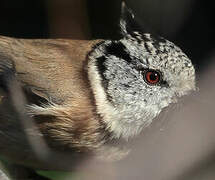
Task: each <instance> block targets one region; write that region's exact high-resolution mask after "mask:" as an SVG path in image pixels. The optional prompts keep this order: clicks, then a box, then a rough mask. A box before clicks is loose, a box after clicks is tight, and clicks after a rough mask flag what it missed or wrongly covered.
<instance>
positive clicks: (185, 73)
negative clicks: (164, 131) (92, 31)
mask: <svg viewBox="0 0 215 180" xmlns="http://www.w3.org/2000/svg"><path fill="white" fill-rule="evenodd" d="M120 24H121V31H122V34H123V38H121V39H120V40H107V41H103V42H102V43H100V44H98V45H97V46H96V47H95V49H94V50H93V51H92V52H91V53H90V54H89V57H88V58H89V62H88V75H89V80H90V83H91V87H92V89H93V93H94V96H95V101H96V105H97V113H98V114H100V116H101V117H102V119H103V121H104V122H105V123H106V126H107V129H108V130H109V131H111V132H112V133H113V135H114V137H115V138H119V137H123V138H125V139H128V138H129V137H132V136H134V135H137V134H138V133H139V132H140V131H141V130H142V129H143V128H144V127H146V126H148V125H149V124H150V123H151V122H152V120H153V119H154V118H155V117H156V116H157V115H158V114H159V113H160V112H161V111H162V110H163V109H164V108H165V107H167V106H168V105H169V104H170V103H173V102H176V101H177V98H178V97H181V96H183V95H186V94H188V93H189V92H190V91H192V90H195V69H194V67H193V65H192V63H191V61H190V59H189V58H188V57H187V56H186V55H185V54H184V53H183V52H182V50H181V49H180V48H179V47H177V46H176V45H175V44H173V43H172V42H170V41H168V40H165V39H164V38H161V37H156V36H153V35H150V34H148V33H147V34H144V33H143V32H142V31H141V30H140V29H141V28H140V27H138V25H137V24H135V21H134V16H133V14H132V13H131V12H130V10H128V9H127V8H126V7H125V6H124V7H123V16H122V19H121V23H120ZM146 69H154V70H158V71H159V72H161V74H162V82H161V83H160V84H159V85H155V86H152V85H149V84H147V83H146V82H145V81H144V77H143V72H144V70H146Z"/></svg>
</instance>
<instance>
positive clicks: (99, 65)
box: [96, 55, 108, 89]
mask: <svg viewBox="0 0 215 180" xmlns="http://www.w3.org/2000/svg"><path fill="white" fill-rule="evenodd" d="M106 59H107V58H106V57H105V56H104V55H103V56H101V57H99V58H97V61H96V66H97V68H98V73H99V74H100V76H101V78H102V86H103V87H104V88H105V89H107V86H108V80H107V79H106V78H105V76H104V73H105V71H106V67H105V61H106Z"/></svg>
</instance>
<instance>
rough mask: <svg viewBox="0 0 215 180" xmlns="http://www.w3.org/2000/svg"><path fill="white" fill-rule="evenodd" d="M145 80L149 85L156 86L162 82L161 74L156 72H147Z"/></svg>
mask: <svg viewBox="0 0 215 180" xmlns="http://www.w3.org/2000/svg"><path fill="white" fill-rule="evenodd" d="M144 80H145V81H146V83H148V84H149V85H156V84H158V83H159V82H160V81H161V73H160V72H159V71H156V70H151V69H149V70H146V71H145V72H144Z"/></svg>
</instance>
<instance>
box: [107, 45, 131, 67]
mask: <svg viewBox="0 0 215 180" xmlns="http://www.w3.org/2000/svg"><path fill="white" fill-rule="evenodd" d="M106 51H107V52H106V53H107V55H113V56H116V57H118V58H120V59H123V60H125V61H126V62H128V63H131V61H132V58H131V57H130V55H129V52H127V51H126V47H125V46H124V45H123V44H122V43H121V42H112V43H111V44H110V45H108V46H107V47H106Z"/></svg>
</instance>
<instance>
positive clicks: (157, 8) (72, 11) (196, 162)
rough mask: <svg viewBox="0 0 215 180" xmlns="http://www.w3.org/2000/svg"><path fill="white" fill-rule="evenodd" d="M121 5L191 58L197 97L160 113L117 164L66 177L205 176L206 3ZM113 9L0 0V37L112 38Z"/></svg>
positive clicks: (214, 51) (116, 11) (209, 109)
mask: <svg viewBox="0 0 215 180" xmlns="http://www.w3.org/2000/svg"><path fill="white" fill-rule="evenodd" d="M126 3H127V6H128V7H129V8H131V9H132V10H133V12H134V14H135V15H136V18H137V20H138V21H139V22H140V23H141V24H142V25H143V27H146V28H147V29H150V30H151V31H152V32H155V33H157V34H159V35H161V36H164V37H165V38H166V39H168V40H170V41H173V42H174V43H175V44H177V45H178V46H180V48H181V49H183V51H184V52H185V53H186V54H187V55H188V56H189V57H190V58H191V60H192V61H193V63H194V65H195V67H196V69H197V75H198V76H199V77H202V78H201V79H203V80H200V83H199V84H200V85H199V86H200V87H202V89H204V91H203V92H202V95H201V96H198V97H194V98H192V99H188V100H187V102H189V103H188V105H187V106H186V107H184V108H182V110H181V111H179V112H174V113H173V114H172V115H169V116H166V117H162V118H163V119H167V120H165V123H164V125H161V123H163V121H161V122H159V125H156V123H155V125H153V126H152V128H150V129H148V130H147V131H146V132H145V133H144V138H142V139H141V140H139V141H140V142H139V143H138V144H139V145H137V146H136V147H137V150H136V151H134V153H133V155H132V156H131V157H130V158H128V159H126V160H125V162H119V163H117V164H114V165H111V166H98V165H97V164H95V163H93V162H92V164H91V163H90V162H89V164H87V165H86V164H85V165H84V169H85V171H84V172H85V173H82V178H80V174H76V173H72V176H73V178H74V179H96V178H97V179H102V180H105V179H114V180H115V179H117V180H118V179H128V180H129V179H135V180H137V179H147V180H192V179H193V180H213V179H215V174H214V172H215V159H214V152H215V138H214V137H215V131H214V128H215V122H214V117H215V116H214V113H213V112H214V108H213V107H214V106H215V103H214V99H215V97H214V93H213V92H214V91H215V87H214V84H213V83H211V82H214V77H215V73H214V66H212V63H213V62H214V58H215V46H214V41H215V35H214V32H215V21H214V17H215V16H214V15H215V11H214V6H213V4H212V3H213V1H209V0H205V1H202V0H127V1H126ZM120 8H121V1H120V0H100V1H98V0H18V1H14V0H0V22H1V23H0V35H5V36H12V37H19V38H71V39H95V38H104V39H113V38H117V37H118V36H119V27H118V24H119V18H120ZM210 66H212V67H213V68H209V67H210ZM209 72H210V73H209ZM205 87H206V88H205ZM193 99H195V100H193ZM198 99H200V100H198ZM200 102H201V103H200ZM168 119H169V120H168ZM172 119H174V120H173V121H172ZM167 123H168V125H167ZM161 127H162V128H163V127H164V129H165V130H164V131H163V130H162V128H161ZM140 157H141V158H140ZM82 168H83V166H82ZM42 173H44V172H42ZM45 174H46V173H45ZM46 175H47V174H46ZM50 175H51V177H52V178H53V179H56V180H57V179H59V180H61V179H63V177H65V175H63V176H61V175H60V174H59V173H56V172H52V173H49V174H48V176H50ZM70 175H71V174H70ZM66 177H67V176H66ZM68 179H71V177H69V178H68Z"/></svg>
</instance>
